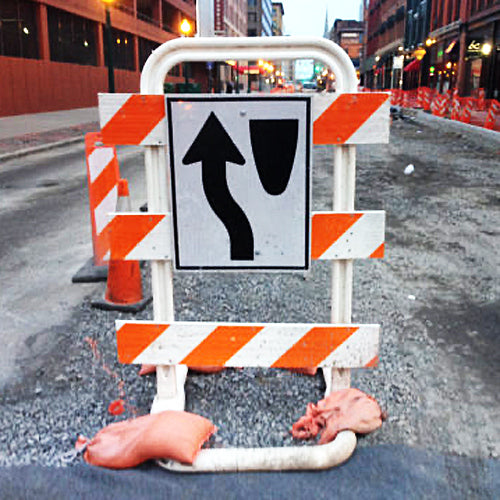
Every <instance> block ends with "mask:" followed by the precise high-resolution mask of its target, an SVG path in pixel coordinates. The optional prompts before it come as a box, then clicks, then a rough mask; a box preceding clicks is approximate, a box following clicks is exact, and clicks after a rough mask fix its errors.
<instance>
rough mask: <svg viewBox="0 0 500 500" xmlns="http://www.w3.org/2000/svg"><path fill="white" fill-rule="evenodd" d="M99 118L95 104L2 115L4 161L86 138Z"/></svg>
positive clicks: (96, 127)
mask: <svg viewBox="0 0 500 500" xmlns="http://www.w3.org/2000/svg"><path fill="white" fill-rule="evenodd" d="M98 121H99V116H98V110H97V108H95V107H94V108H78V109H70V110H64V111H53V112H50V113H34V114H29V115H17V116H7V117H3V118H0V161H2V160H6V159H8V158H10V157H13V156H19V155H23V154H27V153H34V152H37V151H39V150H42V149H46V148H51V147H53V146H54V145H58V146H61V145H64V144H68V143H71V142H78V141H80V140H83V136H84V134H85V133H87V132H93V131H97V130H99V125H98ZM0 168H1V166H0Z"/></svg>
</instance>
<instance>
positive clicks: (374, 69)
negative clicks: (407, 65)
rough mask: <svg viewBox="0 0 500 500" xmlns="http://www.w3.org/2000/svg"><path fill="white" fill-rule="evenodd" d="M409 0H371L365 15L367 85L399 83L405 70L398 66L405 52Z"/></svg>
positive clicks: (365, 81)
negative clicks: (397, 63)
mask: <svg viewBox="0 0 500 500" xmlns="http://www.w3.org/2000/svg"><path fill="white" fill-rule="evenodd" d="M405 12H406V0H370V1H369V3H368V7H367V15H366V23H367V28H366V36H367V38H366V59H365V61H364V64H363V68H362V71H363V73H364V74H363V80H364V84H365V85H366V86H367V87H372V88H379V89H382V88H391V87H397V86H399V85H400V82H401V78H402V69H401V68H400V67H398V65H396V61H398V60H400V59H399V58H400V56H401V55H402V54H403V51H404V33H405Z"/></svg>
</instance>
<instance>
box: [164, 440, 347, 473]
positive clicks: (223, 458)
mask: <svg viewBox="0 0 500 500" xmlns="http://www.w3.org/2000/svg"><path fill="white" fill-rule="evenodd" d="M355 448H356V434H354V432H352V431H342V432H339V433H338V434H337V437H336V438H335V439H334V440H333V441H332V442H330V443H328V444H322V445H315V446H284V447H280V448H217V449H205V450H201V451H200V453H199V455H198V456H197V458H196V460H195V461H194V463H193V465H184V464H180V463H179V462H175V461H173V460H158V461H157V463H158V465H159V466H160V467H163V468H164V469H167V470H169V471H172V472H191V473H193V472H194V473H196V472H252V471H253V472H256V471H287V470H288V471H289V470H321V469H329V468H331V467H335V466H337V465H341V464H342V463H344V462H345V461H346V460H348V459H349V458H350V456H351V455H352V454H353V453H354V450H355Z"/></svg>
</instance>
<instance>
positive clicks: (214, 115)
mask: <svg viewBox="0 0 500 500" xmlns="http://www.w3.org/2000/svg"><path fill="white" fill-rule="evenodd" d="M296 51H301V53H302V52H303V53H307V54H308V55H309V56H310V57H313V58H314V59H315V60H319V61H322V62H323V63H324V64H325V65H326V66H330V67H332V68H333V69H335V72H336V76H337V92H336V93H335V94H334V95H331V94H323V95H315V96H304V95H303V94H300V95H296V94H294V95H273V96H258V97H257V98H255V99H248V98H247V97H246V96H238V95H231V96H227V95H220V96H215V95H211V96H210V98H208V97H204V96H190V97H187V96H172V95H167V96H165V95H163V92H162V86H163V81H164V78H165V75H166V73H167V72H168V71H169V69H170V68H171V67H173V66H174V65H175V64H178V63H179V61H183V60H190V58H191V57H192V55H193V54H196V59H197V60H200V59H201V60H203V59H206V60H207V61H225V60H228V59H234V60H238V59H248V60H254V59H259V58H261V57H266V58H268V59H270V60H274V59H283V58H286V56H287V55H289V54H290V52H292V53H296ZM356 88H357V78H356V73H355V69H354V66H353V65H352V62H351V61H350V59H349V57H348V56H347V55H346V53H345V52H344V51H343V50H342V49H341V48H340V47H339V46H338V45H336V44H334V43H333V42H330V41H328V40H325V39H321V38H310V39H309V38H294V37H271V38H269V39H267V37H264V38H255V39H247V40H245V41H244V42H242V41H241V39H239V38H224V39H213V38H201V37H200V38H182V39H177V40H174V41H170V42H166V43H164V44H163V45H161V46H160V47H159V48H158V49H157V50H155V52H154V53H153V54H152V55H151V56H150V58H149V59H148V61H147V62H146V64H145V66H144V70H143V73H142V76H141V95H124V94H101V95H100V96H99V109H100V117H101V127H102V134H103V137H104V141H105V142H106V143H110V144H136V145H143V146H145V148H146V155H145V164H146V165H145V166H146V181H147V186H148V209H149V212H148V213H147V214H140V213H134V214H124V213H118V214H114V215H113V216H112V222H111V224H112V227H113V230H112V231H111V232H110V235H111V255H112V257H113V258H114V259H120V258H121V259H124V260H128V259H131V260H134V259H146V260H151V269H152V281H153V283H155V287H154V290H153V292H154V293H153V300H154V316H155V317H154V321H149V322H148V321H146V322H144V321H118V322H117V348H118V355H119V359H120V361H121V362H122V363H138V364H143V363H146V364H155V365H157V384H158V391H157V395H156V397H155V400H154V402H153V407H152V412H158V411H162V410H166V409H177V410H181V409H183V408H184V381H185V378H186V373H187V368H186V367H187V366H188V365H189V366H211V367H228V366H239V367H245V366H264V367H274V368H281V367H284V368H311V367H321V368H322V369H323V374H324V377H325V382H326V392H327V394H329V393H330V392H331V391H332V390H337V389H342V388H346V387H349V385H350V369H351V368H355V367H356V368H361V367H365V368H371V367H374V366H376V364H377V362H378V344H379V326H378V325H370V324H368V325H358V324H351V308H352V305H351V300H352V272H353V267H352V266H353V259H356V258H381V257H383V254H384V226H385V222H384V221H385V215H384V213H383V212H378V211H374V212H356V211H354V199H355V147H356V144H377V143H384V142H385V143H387V142H388V140H389V123H390V118H389V102H388V100H389V95H388V94H387V93H376V92H374V93H357V92H356ZM259 101H262V104H259ZM207 106H208V107H207ZM259 106H260V108H259ZM124 109H125V110H126V112H125V111H124ZM249 110H250V111H249ZM275 110H281V111H280V112H281V113H286V116H288V117H289V118H287V119H278V120H277V119H276V118H275V116H276V115H277V114H276V111H275ZM186 113H188V114H186ZM188 115H189V118H188V121H186V117H188ZM249 115H250V116H254V117H255V116H258V119H255V118H253V119H252V118H249ZM268 115H269V117H272V118H268ZM292 117H296V118H292ZM239 123H240V124H239ZM186 124H187V125H186ZM224 124H231V127H230V128H229V127H228V128H227V130H230V134H231V135H230V134H229V133H228V132H227V130H226V128H224ZM226 126H227V125H226ZM238 127H239V128H238ZM280 129H283V130H287V132H286V133H285V134H283V137H282V140H280V139H279V136H280V135H279V134H280V132H279V131H280ZM271 130H272V133H271V132H270V131H271ZM249 131H250V137H249V138H248V137H247V135H248V133H249ZM311 132H312V133H311ZM196 134H197V135H196ZM238 134H239V135H238ZM167 137H168V138H169V139H168V142H169V155H170V156H169V159H170V172H168V171H167V158H166V149H165V148H164V145H166V143H167ZM249 139H250V142H251V145H252V152H253V153H252V154H253V158H252V157H251V155H248V153H244V154H243V153H241V152H240V150H239V148H238V144H242V143H246V142H247V141H248V140H249ZM311 139H312V142H313V144H322V145H329V146H334V158H335V161H334V166H333V168H334V177H335V184H334V195H333V210H334V211H333V212H323V213H314V214H310V212H309V207H310V202H309V194H307V193H309V190H310V185H309V182H310V175H309V158H310V156H311V151H310V148H311V144H310V140H311ZM214 145H215V147H214ZM290 148H291V149H292V150H294V149H295V148H296V151H295V152H294V154H293V155H289V151H290ZM275 149H276V151H282V152H281V153H280V154H279V158H280V165H285V166H286V165H290V167H289V169H288V170H287V169H286V168H285V171H287V172H288V173H286V172H285V173H281V174H280V177H279V179H277V178H269V177H267V172H268V171H267V170H266V169H265V168H262V163H264V164H265V163H266V161H267V159H268V157H269V154H270V153H272V154H274V150H275ZM242 151H244V150H242ZM264 151H265V152H266V153H265V154H263V152H264ZM272 154H271V156H272ZM245 155H248V156H245ZM286 158H288V160H286ZM290 158H292V159H291V160H290ZM226 162H232V163H235V164H237V165H246V166H248V168H251V169H253V168H254V166H255V170H256V171H257V173H258V176H259V177H258V178H259V179H260V182H261V186H260V187H259V188H258V189H256V188H253V191H252V193H251V194H252V197H251V198H252V199H257V200H258V199H259V196H260V193H261V192H262V191H263V190H264V191H266V192H267V193H270V194H273V199H274V200H278V201H279V200H280V196H281V195H282V193H283V192H285V191H287V190H291V189H292V188H293V189H295V190H296V194H295V195H294V196H295V198H294V199H293V200H291V205H290V207H291V208H290V209H293V210H297V207H299V209H298V210H299V211H300V213H299V217H293V220H292V221H291V222H290V225H289V226H288V225H287V224H288V222H286V221H287V219H286V217H285V216H284V214H286V213H287V212H288V210H279V211H277V213H274V212H273V210H266V209H265V208H263V209H262V210H263V217H262V220H263V221H264V222H262V223H261V222H259V219H258V217H257V215H255V212H251V211H249V212H248V213H247V212H245V211H244V210H242V209H241V207H240V206H239V205H238V201H239V198H238V196H236V195H234V198H233V195H232V194H231V193H229V191H228V190H227V189H226V186H227V182H226V181H227V179H226V171H225V164H226ZM283 168H284V167H283ZM197 169H198V170H197ZM200 169H201V173H199V174H193V172H198V171H199V170H200ZM290 169H291V170H290ZM294 169H295V170H294ZM302 169H304V170H302ZM292 170H293V171H295V172H299V173H298V174H297V175H295V176H293V177H292V178H291V179H293V180H290V177H289V176H290V172H291V171H292ZM234 172H235V175H236V176H235V177H233V178H232V186H233V188H234V193H237V192H238V186H239V184H238V182H241V186H242V188H244V192H245V193H247V191H248V183H247V181H246V180H245V177H244V176H245V175H246V174H245V173H244V172H245V169H240V170H238V171H236V170H235V171H234ZM300 172H304V174H305V175H303V174H302V173H300ZM193 175H195V177H194V178H195V179H198V180H197V181H190V182H188V181H187V179H192V178H193V177H192V176H193ZM252 175H255V173H254V174H252ZM214 176H215V177H217V179H218V181H216V180H215V178H214ZM287 176H288V177H287ZM165 179H171V183H172V185H171V186H170V189H171V191H170V189H169V186H167V182H165ZM238 179H240V180H238ZM280 179H281V180H280ZM283 179H284V181H283ZM160 180H163V181H160ZM200 180H201V182H200ZM288 181H289V182H290V183H291V185H288V184H287V182H288ZM201 184H202V185H203V187H201ZM214 185H215V186H218V187H217V188H216V189H212V188H213V186H214ZM186 186H189V189H188V190H187V189H186ZM297 186H298V187H299V188H298V187H297ZM183 189H184V191H183ZM193 190H194V191H193ZM170 192H172V199H171V201H170V200H169V198H170ZM301 193H302V194H301ZM302 196H304V197H305V198H302ZM267 199H269V196H267V197H266V198H262V202H261V203H265V200H267ZM284 199H286V198H281V200H284ZM190 200H191V202H190ZM170 207H171V211H170ZM301 207H302V208H301ZM256 208H259V209H260V207H257V206H256ZM210 209H211V210H210ZM227 210H230V213H229V215H231V217H226V215H227V213H226V212H225V211H227ZM274 210H275V211H276V209H274ZM212 212H213V213H212ZM235 214H236V215H235ZM277 215H279V217H278V219H279V220H280V221H281V222H280V223H279V224H275V225H273V226H272V227H274V228H275V230H276V231H278V230H282V228H281V226H283V227H285V228H286V232H285V233H283V239H282V240H277V241H275V242H274V243H272V244H270V243H269V242H268V241H267V240H268V239H269V238H272V235H269V237H268V236H266V237H265V238H262V237H260V236H259V232H258V231H257V232H256V233H255V237H254V236H253V232H252V231H251V229H252V228H253V227H260V226H259V224H265V225H267V224H268V220H272V218H273V217H275V216H277ZM247 216H248V217H247ZM280 217H281V219H280ZM204 218H205V219H204ZM217 219H220V221H217ZM297 221H298V223H299V225H298V228H299V231H297V232H295V229H296V224H297ZM220 222H222V223H223V226H224V228H225V230H223V229H222V226H221V225H220ZM216 223H217V224H216ZM235 224H237V225H238V231H233V230H234V227H235ZM212 225H213V226H212ZM211 227H213V228H214V230H213V231H212V230H211V229H210V228H211ZM263 227H264V226H263ZM194 228H196V229H194ZM304 228H305V231H303V229H304ZM221 230H222V231H223V232H222V233H220V231H221ZM217 231H219V233H220V235H221V236H220V237H218V236H217ZM288 231H290V234H295V235H296V236H294V238H295V242H294V244H293V245H292V244H290V243H289V237H288ZM201 232H206V237H205V236H203V237H201V240H199V241H200V242H201V241H202V242H203V245H201V244H199V245H198V246H199V247H200V248H197V245H196V244H195V245H193V244H191V243H192V242H193V241H198V240H197V239H196V238H198V239H199V238H200V233H201ZM204 234H205V233H204ZM309 234H310V235H311V236H310V238H311V241H310V242H309ZM227 236H229V239H228V238H227ZM190 238H194V240H191V239H190ZM275 244H276V245H278V247H279V249H278V251H277V253H276V255H277V256H278V257H276V258H275V256H274V255H275V254H273V251H274V250H273V248H274V247H275ZM297 247H299V248H304V250H305V261H303V260H302V261H301V260H300V259H302V257H303V256H304V255H302V254H300V252H299V257H300V258H299V260H298V261H297V262H302V263H301V264H300V265H296V264H287V262H289V260H290V261H293V262H295V261H294V260H293V258H295V257H294V255H295V254H296V252H297V250H296V248H297ZM193 249H194V250H193ZM214 249H215V250H214ZM219 249H220V250H219ZM257 250H258V251H257ZM210 252H212V253H210ZM209 253H210V255H209V257H207V255H208V254H209ZM301 255H302V257H301ZM311 258H312V259H326V260H331V261H332V304H331V323H328V324H281V323H280V324H275V323H259V322H255V323H213V322H204V323H201V322H190V323H186V322H177V321H175V319H174V307H173V280H172V274H173V269H174V267H175V269H177V270H182V269H192V270H196V269H198V270H200V269H211V270H219V271H232V272H235V271H238V270H240V271H244V272H248V271H249V270H261V271H262V270H268V271H269V270H280V269H281V270H283V269H287V270H290V271H292V270H296V271H299V272H303V271H304V270H306V269H307V268H308V266H309V260H310V259H311ZM266 259H269V260H266ZM273 259H275V260H273ZM287 259H288V260H287ZM192 262H194V263H195V264H192ZM214 262H215V263H214ZM355 444H356V440H355V436H354V434H353V433H352V432H351V431H345V432H341V433H340V434H339V435H338V436H337V438H335V440H334V441H332V442H331V443H329V444H328V445H322V446H311V447H308V449H307V450H306V451H304V450H305V448H304V447H285V448H266V449H259V450H255V449H253V450H244V449H231V450H224V449H207V450H202V451H201V452H200V455H199V456H198V458H197V459H196V461H195V462H194V464H193V465H192V466H183V465H180V464H177V463H173V462H162V463H161V464H162V465H163V466H164V467H166V468H168V469H170V470H178V471H187V472H196V471H231V470H233V471H235V470H238V471H243V470H287V469H288V470H292V469H314V468H327V467H331V466H333V465H337V464H339V463H342V462H343V461H345V460H347V459H348V458H349V456H350V455H351V453H352V452H353V450H354V447H355Z"/></svg>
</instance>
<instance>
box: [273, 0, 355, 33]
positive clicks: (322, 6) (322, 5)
mask: <svg viewBox="0 0 500 500" xmlns="http://www.w3.org/2000/svg"><path fill="white" fill-rule="evenodd" d="M280 1H281V2H282V3H283V9H284V10H285V16H284V17H283V23H284V25H285V30H284V31H285V33H284V34H285V35H304V36H308V35H309V36H323V32H324V29H325V13H326V9H327V7H328V23H329V27H330V28H331V27H332V25H333V22H334V21H335V19H337V18H339V19H356V20H359V6H360V4H361V0H280Z"/></svg>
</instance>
